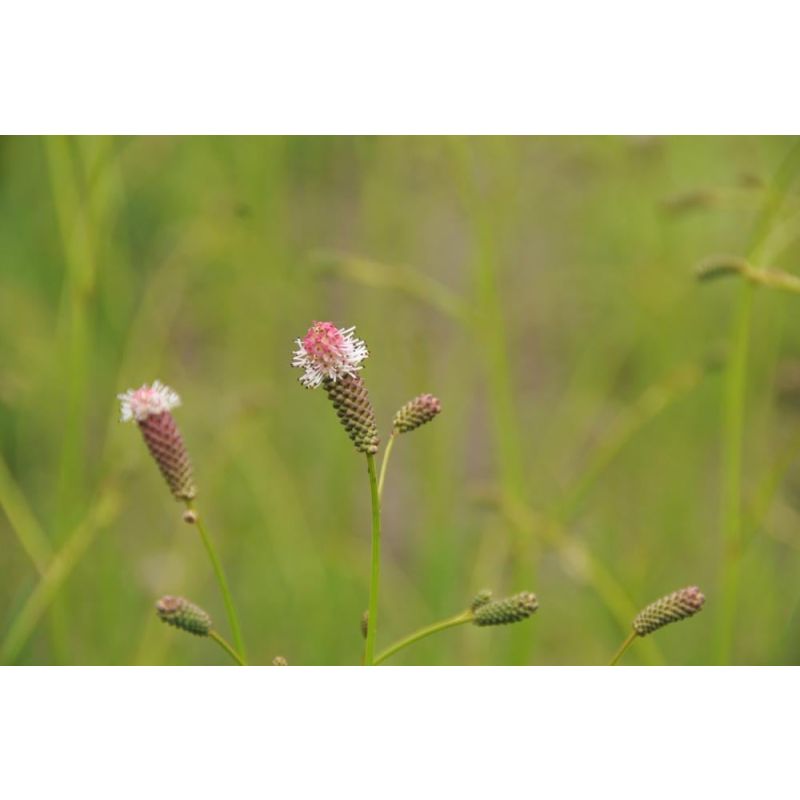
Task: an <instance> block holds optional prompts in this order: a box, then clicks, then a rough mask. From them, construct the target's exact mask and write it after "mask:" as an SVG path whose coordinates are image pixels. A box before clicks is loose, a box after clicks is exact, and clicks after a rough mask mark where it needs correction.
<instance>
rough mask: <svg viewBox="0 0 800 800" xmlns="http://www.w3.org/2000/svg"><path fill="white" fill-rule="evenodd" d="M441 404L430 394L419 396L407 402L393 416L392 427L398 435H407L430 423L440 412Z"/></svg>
mask: <svg viewBox="0 0 800 800" xmlns="http://www.w3.org/2000/svg"><path fill="white" fill-rule="evenodd" d="M441 410H442V404H441V403H440V402H439V400H438V399H437V398H436V397H434V396H433V395H432V394H421V395H419V396H418V397H415V398H414V399H413V400H409V401H408V402H407V403H406V404H405V405H404V406H403V407H402V408H401V409H400V410H399V411H398V412H397V413H396V414H395V415H394V423H393V427H394V429H395V430H396V431H398V432H399V433H408V432H409V431H413V430H415V429H416V428H419V426H420V425H424V424H425V423H426V422H430V421H431V420H432V419H433V418H434V417H435V416H436V415H437V414H438V413H439V412H440V411H441Z"/></svg>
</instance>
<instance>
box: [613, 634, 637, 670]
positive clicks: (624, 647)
mask: <svg viewBox="0 0 800 800" xmlns="http://www.w3.org/2000/svg"><path fill="white" fill-rule="evenodd" d="M636 636H637V633H636V631H631V632H630V633H629V634H628V638H627V639H626V640H625V641H624V642H623V643H622V645H621V646H620V648H619V650H617V653H616V655H615V656H614V658H612V659H611V661H609V663H608V666H609V667H613V666H615V665H616V664H617V663H618V662H619V660H620V659H621V658H622V656H623V655H624V653H625V651H626V650H627V649H628V648H629V647H630V646H631V645H632V644H633V641H634V639H636Z"/></svg>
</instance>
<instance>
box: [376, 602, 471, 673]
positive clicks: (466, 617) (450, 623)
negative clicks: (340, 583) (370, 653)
mask: <svg viewBox="0 0 800 800" xmlns="http://www.w3.org/2000/svg"><path fill="white" fill-rule="evenodd" d="M471 621H472V612H471V611H463V612H462V613H461V614H456V616H454V617H449V618H448V619H443V620H440V621H439V622H434V623H433V625H428V627H427V628H420V629H419V630H418V631H414V633H412V634H410V635H409V636H406V638H405V639H401V640H400V641H399V642H395V643H394V644H393V645H391V646H390V647H387V648H386V649H385V650H384V651H383V652H382V653H380V654H379V655H378V656H377V658H376V659H375V661H374V662H373V663H375V664H380V663H381V662H382V661H386V659H387V658H389V656H393V655H394V654H395V653H396V652H397V651H398V650H402V649H403V648H404V647H408V646H409V645H410V644H414V642H418V641H419V640H420V639H424V638H425V637H426V636H430V635H431V634H433V633H438V632H439V631H444V630H447V628H454V627H455V626H456V625H463V624H464V623H466V622H471Z"/></svg>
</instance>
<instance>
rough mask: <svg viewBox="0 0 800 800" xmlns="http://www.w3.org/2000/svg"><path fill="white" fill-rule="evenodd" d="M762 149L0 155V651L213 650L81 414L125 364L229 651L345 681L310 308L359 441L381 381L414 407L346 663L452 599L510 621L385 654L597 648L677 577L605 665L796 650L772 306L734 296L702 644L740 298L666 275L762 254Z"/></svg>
mask: <svg viewBox="0 0 800 800" xmlns="http://www.w3.org/2000/svg"><path fill="white" fill-rule="evenodd" d="M792 146H793V142H792V140H790V139H784V138H716V137H710V138H680V137H665V138H659V137H647V138H644V137H636V138H617V137H611V138H604V137H594V138H488V139H464V138H452V139H443V138H302V137H296V138H295V137H288V138H126V137H120V138H113V139H112V138H80V139H42V138H12V139H9V138H7V139H2V140H0V454H2V462H3V464H4V466H3V465H0V504H1V505H2V510H3V512H4V513H0V587H2V588H1V589H0V639H2V642H0V647H2V648H3V652H4V659H5V660H6V661H12V662H13V663H22V664H162V663H166V664H205V663H225V656H224V654H223V653H222V652H221V651H219V650H218V649H217V648H215V647H214V646H213V644H212V643H210V642H208V641H204V640H202V639H198V638H194V637H190V636H188V635H186V634H182V633H181V632H179V631H176V630H174V629H171V628H168V627H167V626H165V625H163V624H161V623H160V622H159V621H158V620H157V618H156V616H155V613H154V602H155V600H156V599H157V598H158V597H159V596H160V595H162V594H167V593H171V594H182V595H185V596H187V597H189V598H191V599H193V600H194V601H195V602H197V603H199V604H200V605H202V606H204V607H205V608H206V609H208V610H209V611H210V612H211V613H212V615H213V616H214V617H215V619H216V620H217V622H218V626H219V628H220V629H221V630H222V631H223V632H225V633H227V626H226V623H225V616H224V610H223V607H222V603H221V601H220V598H219V594H218V591H217V587H216V585H215V583H214V581H213V576H212V574H211V571H210V568H209V566H208V563H207V561H206V559H205V554H204V552H203V550H202V547H201V544H200V542H199V540H198V538H197V534H196V531H195V530H194V529H192V528H190V527H189V526H187V525H185V524H184V523H183V522H182V521H181V507H180V506H179V504H177V503H176V502H175V501H174V500H173V499H172V498H171V496H170V494H169V492H168V491H167V489H166V486H165V485H164V484H163V482H162V479H161V477H160V476H159V474H158V472H157V470H156V468H155V466H154V464H153V463H152V462H151V460H150V458H149V456H148V454H147V451H146V449H145V447H144V445H143V443H142V441H141V439H140V436H139V433H138V431H137V430H136V428H135V426H132V425H123V424H121V423H118V422H117V417H118V402H117V401H116V399H115V396H116V394H117V393H118V392H120V391H123V390H124V389H126V388H128V387H135V386H139V385H140V384H142V383H144V382H150V381H152V380H153V379H155V378H160V379H161V380H162V381H164V382H166V383H168V384H169V385H170V386H172V387H174V388H175V389H176V390H177V391H178V392H179V393H180V395H181V397H182V399H183V406H182V407H181V408H180V409H178V410H177V411H176V412H175V416H176V419H177V420H178V423H179V425H180V427H181V429H182V431H183V433H184V436H185V439H186V442H187V445H188V448H189V451H190V453H191V456H192V459H193V461H194V464H195V473H196V478H197V482H198V485H199V498H198V505H199V508H200V510H201V511H202V513H203V514H204V516H205V517H206V520H207V522H208V526H209V531H210V533H211V535H212V536H213V537H214V538H215V540H216V542H217V544H218V548H219V551H220V553H221V556H222V559H223V561H224V564H225V566H226V569H227V572H228V575H229V578H230V581H231V584H232V587H233V592H234V595H235V599H236V601H237V604H238V606H239V608H240V614H241V617H242V627H243V631H244V635H245V638H246V640H247V643H248V649H249V653H250V656H251V658H252V659H253V661H256V662H259V663H269V662H270V661H271V659H272V658H273V656H275V655H276V654H282V655H284V656H286V657H287V659H288V660H289V661H290V663H293V664H354V663H358V661H359V659H360V655H361V649H362V640H361V636H360V632H359V620H360V617H361V613H362V611H363V609H364V608H366V605H367V576H368V569H369V494H368V484H367V475H366V471H365V465H364V461H363V457H361V456H359V455H358V454H356V453H355V451H354V450H353V448H352V446H351V445H350V442H349V440H348V439H347V437H346V436H345V434H344V432H343V430H342V429H341V428H340V427H339V425H338V423H337V421H336V418H335V416H334V413H333V411H332V409H331V408H330V407H329V404H328V402H327V400H326V397H325V395H324V393H323V392H322V391H318V392H313V391H307V390H304V389H303V388H302V387H301V386H300V385H299V384H298V383H297V377H298V374H299V373H298V371H297V370H293V369H292V368H291V367H290V365H289V364H290V359H291V353H292V350H293V346H294V345H293V341H294V339H295V338H297V337H298V336H301V335H302V334H303V333H304V331H305V330H306V328H307V327H308V325H309V323H310V322H311V321H312V320H314V319H330V320H333V321H334V322H336V323H337V324H340V325H356V326H357V332H358V335H359V336H361V337H363V338H364V339H365V340H366V341H367V343H368V345H369V348H370V352H371V357H370V359H369V361H368V362H367V366H366V369H365V370H364V372H363V376H364V378H365V380H366V382H367V384H368V386H369V390H370V393H371V396H372V400H373V403H374V406H375V409H376V412H377V416H378V419H379V421H380V424H381V428H382V433H383V434H384V437H385V434H386V433H387V431H388V427H389V423H390V421H391V418H392V415H393V413H394V411H395V409H396V408H397V407H398V406H399V405H400V404H402V403H403V402H405V401H406V400H407V399H409V398H411V397H412V396H413V395H415V394H418V393H420V392H433V393H435V394H436V395H437V396H439V397H440V398H441V401H442V406H443V409H444V410H443V412H442V414H441V416H440V417H439V418H437V419H436V420H435V421H434V422H433V423H432V424H431V425H428V426H425V427H424V428H422V429H420V430H419V431H416V432H414V433H411V434H409V435H407V436H403V437H402V438H401V439H400V441H399V442H398V443H397V446H396V448H395V452H394V455H393V459H392V464H391V469H390V474H389V477H388V482H387V488H386V496H385V509H384V518H385V519H384V525H385V530H384V541H385V546H384V560H383V576H384V580H383V586H382V596H381V613H382V618H381V624H380V626H379V631H378V638H379V648H380V647H381V646H385V645H387V644H389V643H390V642H391V641H392V640H393V639H395V638H397V637H399V636H402V635H404V634H406V633H407V632H409V631H410V630H412V629H413V628H416V627H419V626H421V625H424V624H427V623H429V622H432V621H434V620H435V619H437V618H440V617H442V616H446V615H450V614H453V613H455V612H457V611H459V610H460V609H461V608H463V607H464V606H465V605H466V604H467V603H468V602H469V600H470V598H471V596H472V594H474V592H475V591H477V590H478V589H481V588H483V587H485V586H488V587H491V588H493V589H494V590H495V593H496V594H497V595H501V594H504V593H510V592H513V591H518V590H522V589H531V590H533V591H535V592H536V593H537V595H538V596H539V601H540V610H539V612H538V613H537V615H536V616H535V617H534V618H533V619H532V620H528V621H526V622H524V623H521V624H519V625H516V626H513V627H510V628H507V629H502V630H495V629H492V630H487V629H477V628H474V627H471V626H467V627H463V628H459V629H455V630H451V631H447V632H444V633H442V634H440V635H439V636H437V637H433V638H431V639H429V640H427V641H425V642H422V643H419V644H417V645H415V646H414V647H413V649H408V650H406V651H404V652H403V653H401V654H399V655H398V656H396V657H395V658H394V659H393V661H392V663H409V664H416V663H419V664H461V663H464V664H505V663H536V664H594V663H603V662H605V661H608V659H609V657H610V656H611V654H612V653H613V651H614V649H615V648H616V647H617V645H618V644H619V643H620V641H621V640H622V638H623V637H624V635H625V634H626V632H627V630H626V619H627V617H629V616H630V613H629V611H630V610H633V611H635V610H636V608H638V607H640V606H641V605H643V604H645V603H646V602H649V601H651V600H653V599H655V598H657V597H658V596H660V595H662V594H665V593H666V592H668V591H670V590H672V589H675V588H679V587H681V586H684V585H688V584H695V583H696V584H698V585H700V586H701V588H702V589H703V590H704V591H705V593H706V596H707V603H706V608H705V610H704V611H703V612H702V613H701V614H700V615H699V616H698V617H696V618H695V619H692V620H690V621H688V622H684V623H680V624H679V625H673V626H671V627H669V628H666V629H664V630H663V631H660V632H658V633H656V634H655V635H654V636H653V637H652V639H649V640H648V641H642V642H637V643H636V644H635V645H634V647H633V648H632V649H631V650H630V651H629V653H628V655H627V656H626V663H656V662H659V661H663V662H666V663H674V664H683V663H689V664H706V663H716V662H717V661H718V660H723V661H732V662H735V663H759V664H760V663H793V662H796V661H797V659H798V657H800V607H799V606H798V601H799V600H800V581H798V577H800V552H798V546H800V516H799V515H798V509H799V508H800V499H799V498H800V465H799V464H798V463H797V459H796V458H795V453H796V452H797V451H798V446H799V445H800V438H798V437H799V436H800V427H799V426H798V417H797V411H798V405H797V403H798V402H799V401H798V396H800V380H799V379H798V378H797V374H798V371H797V370H798V367H797V364H798V363H800V362H798V361H797V360H796V359H798V358H800V315H799V314H800V296H798V295H793V294H790V293H786V292H778V291H775V290H769V289H758V290H757V291H755V292H754V297H753V300H754V302H753V307H752V316H751V323H752V326H751V331H750V334H751V335H750V337H749V339H750V358H749V363H748V365H747V376H746V392H745V400H746V403H745V417H744V419H745V424H744V435H743V452H742V462H743V478H742V498H741V499H742V503H741V519H742V527H741V530H742V536H741V559H737V558H736V556H734V562H735V563H738V564H740V567H741V581H740V587H739V591H738V597H737V602H736V606H735V608H734V609H733V613H734V616H733V620H734V625H733V646H732V648H731V649H730V651H728V652H727V653H726V652H725V648H724V647H722V649H721V646H720V625H721V624H722V620H723V615H722V613H721V608H722V604H721V602H720V591H721V583H720V581H721V572H722V557H723V552H724V547H723V532H724V530H725V525H724V524H723V513H722V508H721V504H722V502H723V495H722V492H721V487H722V481H723V478H722V476H723V473H724V469H725V459H726V458H727V457H726V456H723V454H724V453H725V452H726V451H725V449H724V447H723V435H724V431H725V415H726V408H728V407H729V406H728V405H726V396H725V391H726V389H725V387H726V380H728V377H729V375H728V373H727V370H728V369H730V367H729V366H727V365H729V364H730V363H731V353H732V351H733V352H736V351H737V347H740V345H737V344H736V336H735V331H736V330H737V315H739V317H738V318H739V320H740V321H741V312H740V311H737V308H738V307H739V306H740V304H741V302H742V297H741V295H742V292H743V289H742V281H741V280H740V279H739V278H737V277H731V278H727V279H719V280H718V281H714V282H708V283H698V282H697V281H696V280H695V278H694V276H693V268H694V266H695V265H696V264H697V263H698V262H699V261H700V260H701V259H703V258H704V257H706V256H709V255H712V254H719V253H729V254H734V255H740V256H745V255H747V254H748V252H749V251H750V249H751V247H752V245H753V242H754V236H755V237H757V236H758V232H757V230H756V228H757V226H756V221H757V219H758V215H759V214H760V213H762V212H763V210H764V209H765V208H766V209H767V212H766V213H765V214H764V213H762V216H763V217H764V218H765V219H766V220H767V222H766V223H765V224H766V228H767V229H766V230H765V231H764V233H765V236H766V238H765V239H764V250H763V253H762V255H763V259H764V260H765V261H768V262H769V263H765V264H758V266H769V267H773V268H780V269H784V270H786V271H790V272H791V271H793V270H798V264H799V263H800V261H799V257H800V248H798V245H797V237H796V234H797V232H798V222H799V221H800V216H799V215H798V212H800V196H798V191H797V187H796V185H795V184H794V183H793V181H792V178H793V175H791V174H790V173H791V169H792V166H791V163H792V162H791V160H790V161H789V166H785V167H784V173H783V175H781V174H780V170H781V165H782V164H784V165H785V163H786V162H785V159H786V158H787V156H788V155H789V154H790V152H791V149H792ZM787 170H789V174H788V175H787ZM776 174H777V175H778V178H777V180H778V182H779V183H781V182H782V183H781V186H783V188H785V189H786V192H785V196H784V197H782V203H781V204H780V205H778V204H777V201H776V199H775V198H776V197H777V196H778V192H777V191H776V190H775V189H774V187H775V186H776V184H775V180H776V177H775V176H776ZM754 230H755V232H754ZM726 376H727V377H726ZM727 507H728V508H730V504H729V503H728V505H727ZM20 536H21V537H22V538H23V539H25V540H26V541H27V542H28V545H29V549H31V548H32V550H33V553H34V559H32V558H31V557H30V555H29V554H26V552H25V550H24V549H23V548H22V546H21V545H20V538H19V537H20ZM43 538H44V540H45V541H42V539H43ZM64 548H66V550H64ZM59 551H60V552H61V553H62V555H61V556H57V557H56V560H55V561H53V560H52V556H51V553H52V552H59ZM34 561H36V562H37V563H38V565H39V571H40V572H41V573H43V574H44V575H45V576H46V577H45V580H44V584H42V583H41V582H40V577H39V574H40V573H39V572H37V567H36V564H35V563H34ZM61 577H63V578H64V581H63V583H60V578H61ZM51 600H52V602H50V601H51Z"/></svg>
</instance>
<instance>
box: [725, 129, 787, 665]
mask: <svg viewBox="0 0 800 800" xmlns="http://www.w3.org/2000/svg"><path fill="white" fill-rule="evenodd" d="M798 170H800V141H797V140H796V141H795V143H794V144H793V146H792V148H791V150H790V151H789V154H788V155H787V156H786V158H785V160H784V162H783V164H782V165H781V167H780V169H779V170H778V173H777V175H776V176H775V180H774V181H773V184H772V186H771V187H770V191H769V193H768V194H767V197H766V201H765V203H764V205H763V207H762V209H761V212H760V214H759V216H758V219H757V220H756V225H755V231H754V234H753V239H752V242H751V245H750V249H749V252H748V256H747V259H746V263H748V264H762V263H763V262H764V261H765V254H766V251H767V245H768V239H769V232H770V229H771V228H772V225H773V223H774V221H775V219H776V217H777V216H778V214H779V212H780V210H781V207H782V205H783V202H784V200H785V197H786V194H787V192H788V190H789V188H790V187H791V185H792V183H793V181H794V178H795V176H796V174H797V172H798ZM753 290H754V283H753V282H752V279H751V280H748V281H746V282H745V283H744V285H743V286H742V288H741V290H740V298H739V309H738V313H737V315H736V320H735V322H734V333H733V336H734V344H733V347H734V349H733V354H732V358H731V362H730V366H729V369H728V381H727V384H726V387H725V389H726V390H725V416H724V429H723V458H722V470H723V471H722V534H723V542H724V551H723V556H722V580H721V589H722V591H721V599H720V611H719V613H720V624H719V625H718V626H717V631H718V633H717V643H716V644H717V663H719V664H727V663H729V662H730V660H731V654H732V651H733V628H734V624H735V621H736V600H737V595H738V592H739V584H740V576H741V571H742V564H741V554H742V477H743V473H742V450H743V439H744V407H745V392H746V389H747V363H748V351H749V345H750V328H751V325H752V311H753Z"/></svg>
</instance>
